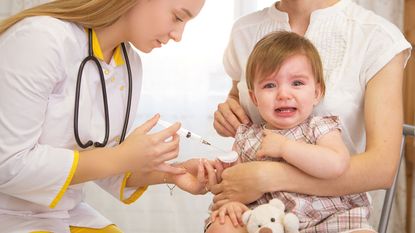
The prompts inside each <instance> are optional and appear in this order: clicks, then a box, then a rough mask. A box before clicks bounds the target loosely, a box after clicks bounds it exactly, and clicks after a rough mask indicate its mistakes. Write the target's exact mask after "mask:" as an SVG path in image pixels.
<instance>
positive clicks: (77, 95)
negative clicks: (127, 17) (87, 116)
mask: <svg viewBox="0 0 415 233" xmlns="http://www.w3.org/2000/svg"><path fill="white" fill-rule="evenodd" d="M88 43H89V48H88V56H87V57H86V58H84V60H82V62H81V65H80V66H79V70H78V79H77V81H76V91H75V110H74V134H75V140H76V142H77V143H78V145H79V146H80V147H81V148H84V149H85V148H88V147H90V146H92V145H94V146H95V147H104V146H106V145H107V142H108V137H109V134H110V122H109V115H108V100H107V91H106V87H105V80H104V73H103V72H102V67H101V64H100V63H99V61H98V59H97V58H96V57H95V56H94V55H93V51H94V50H93V45H92V29H90V28H89V29H88ZM121 47H122V51H123V54H124V59H125V64H126V65H127V73H128V100H127V109H126V112H125V119H124V126H123V129H122V133H121V137H120V142H119V143H121V142H123V141H124V138H125V134H126V133H127V126H128V118H129V116H130V108H131V96H132V89H133V87H132V82H133V80H132V76H131V67H130V61H129V60H128V55H127V50H126V49H125V44H124V43H121ZM88 61H93V62H94V63H95V65H96V67H97V68H98V72H99V78H100V80H101V89H102V97H103V102H104V113H105V137H104V140H103V141H102V142H92V140H88V141H87V142H86V143H85V144H84V143H82V142H81V139H80V138H79V132H78V116H79V99H80V94H81V93H80V92H81V79H82V72H83V70H84V67H85V64H86V63H87V62H88Z"/></svg>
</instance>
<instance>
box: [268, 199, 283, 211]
mask: <svg viewBox="0 0 415 233" xmlns="http://www.w3.org/2000/svg"><path fill="white" fill-rule="evenodd" d="M269 204H270V205H272V206H275V207H277V208H278V209H280V210H282V211H284V210H285V205H284V203H282V201H281V200H280V199H278V198H274V199H272V200H271V201H269Z"/></svg>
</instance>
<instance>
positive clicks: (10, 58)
mask: <svg viewBox="0 0 415 233" xmlns="http://www.w3.org/2000/svg"><path fill="white" fill-rule="evenodd" d="M93 44H94V54H95V56H96V57H98V58H99V60H100V63H101V66H102V69H103V73H104V78H105V83H106V91H107V96H108V109H109V120H110V135H109V141H108V144H107V146H114V145H116V144H117V143H118V142H119V137H120V134H121V131H122V127H123V124H124V117H125V109H126V105H127V96H128V78H127V77H128V75H127V69H126V66H125V64H124V63H125V61H124V58H123V55H122V52H121V50H120V47H119V48H117V50H116V51H115V53H114V57H113V58H112V60H111V62H110V63H109V64H106V63H105V62H103V61H102V57H103V56H102V51H101V49H100V46H99V43H98V40H97V38H96V35H95V33H94V37H93ZM126 47H127V53H128V56H129V60H130V64H131V70H132V78H133V90H132V107H131V113H130V117H129V129H131V126H132V124H133V121H134V119H135V113H136V110H137V105H138V101H139V96H140V92H141V82H142V80H141V79H142V66H141V60H140V57H139V56H138V54H137V53H136V52H135V51H134V50H133V49H132V47H131V46H130V45H129V44H128V43H127V44H126ZM87 54H88V38H87V33H86V31H85V30H84V28H82V27H80V26H79V25H76V24H73V23H69V22H65V21H61V20H58V19H55V18H51V17H46V16H37V17H30V18H26V19H24V20H22V21H20V22H18V23H17V24H16V25H14V26H12V27H11V28H10V29H9V30H7V31H6V32H4V33H3V34H1V35H0V83H1V85H0V109H1V111H0V226H2V230H4V231H6V232H14V230H16V229H19V230H24V231H26V232H28V231H33V230H48V231H51V232H69V227H68V226H69V225H73V226H86V227H103V226H106V225H108V224H110V223H111V222H110V221H108V220H107V219H106V218H104V217H103V216H101V215H100V214H98V213H97V212H96V211H95V210H93V209H92V208H91V207H90V206H88V205H87V204H86V203H84V202H83V201H82V200H83V196H84V195H83V191H82V189H83V184H79V185H72V186H69V183H70V181H71V179H72V176H73V173H74V172H75V170H76V166H77V161H78V156H79V153H78V152H76V151H77V150H79V151H80V150H81V148H79V147H78V145H77V143H76V141H75V137H74V129H73V128H74V123H73V122H74V103H75V100H74V97H75V85H76V80H77V74H78V68H79V65H80V63H81V61H82V60H83V59H84V58H85V57H86V56H87ZM80 96H81V97H80V107H79V124H78V128H79V134H80V138H81V141H82V142H84V143H85V142H86V141H87V140H93V141H99V142H102V139H103V137H104V134H105V120H104V108H103V100H102V91H101V84H100V79H99V74H98V71H97V68H96V66H95V65H94V64H93V63H92V62H88V63H87V65H86V66H85V69H84V72H83V79H82V88H81V94H80ZM127 176H128V174H126V175H123V174H121V175H119V176H115V177H110V178H107V179H102V180H98V181H96V183H97V184H98V185H99V186H101V187H102V188H103V189H105V190H106V191H108V192H109V193H111V194H112V195H113V196H114V197H116V198H117V199H120V200H122V201H123V202H125V203H131V202H133V201H135V200H136V199H137V198H138V197H139V196H140V195H141V193H143V192H144V190H145V188H142V189H138V190H136V189H131V188H126V187H125V182H126V178H127ZM23 216H24V219H23ZM42 218H46V220H47V221H46V220H45V219H43V220H42ZM22 219H23V220H22ZM28 222H29V223H28ZM30 223H32V224H30ZM51 223H53V224H51ZM34 226H36V229H34Z"/></svg>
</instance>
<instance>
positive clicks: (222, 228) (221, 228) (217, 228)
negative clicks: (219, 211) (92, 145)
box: [205, 216, 248, 233]
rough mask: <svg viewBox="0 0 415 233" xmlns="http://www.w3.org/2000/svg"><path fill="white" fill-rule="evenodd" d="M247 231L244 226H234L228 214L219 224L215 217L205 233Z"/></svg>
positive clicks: (243, 232)
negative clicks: (223, 221)
mask: <svg viewBox="0 0 415 233" xmlns="http://www.w3.org/2000/svg"><path fill="white" fill-rule="evenodd" d="M224 232H226V233H248V232H247V231H246V228H245V227H241V226H238V227H235V226H234V225H233V224H232V222H231V220H230V218H229V216H225V223H224V224H220V223H219V219H216V221H215V222H213V223H212V224H210V226H209V228H208V229H207V230H206V232H205V233H224Z"/></svg>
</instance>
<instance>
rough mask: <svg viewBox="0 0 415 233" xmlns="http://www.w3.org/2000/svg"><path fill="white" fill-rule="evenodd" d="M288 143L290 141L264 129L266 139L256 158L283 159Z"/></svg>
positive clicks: (263, 140)
mask: <svg viewBox="0 0 415 233" xmlns="http://www.w3.org/2000/svg"><path fill="white" fill-rule="evenodd" d="M287 141H288V139H287V138H286V137H284V136H282V135H280V134H277V133H273V132H271V131H269V130H267V129H264V137H263V139H262V143H261V146H260V147H259V150H258V151H257V153H256V157H257V158H263V157H265V156H268V157H273V158H280V157H282V155H283V151H284V146H285V144H286V142H287Z"/></svg>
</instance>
